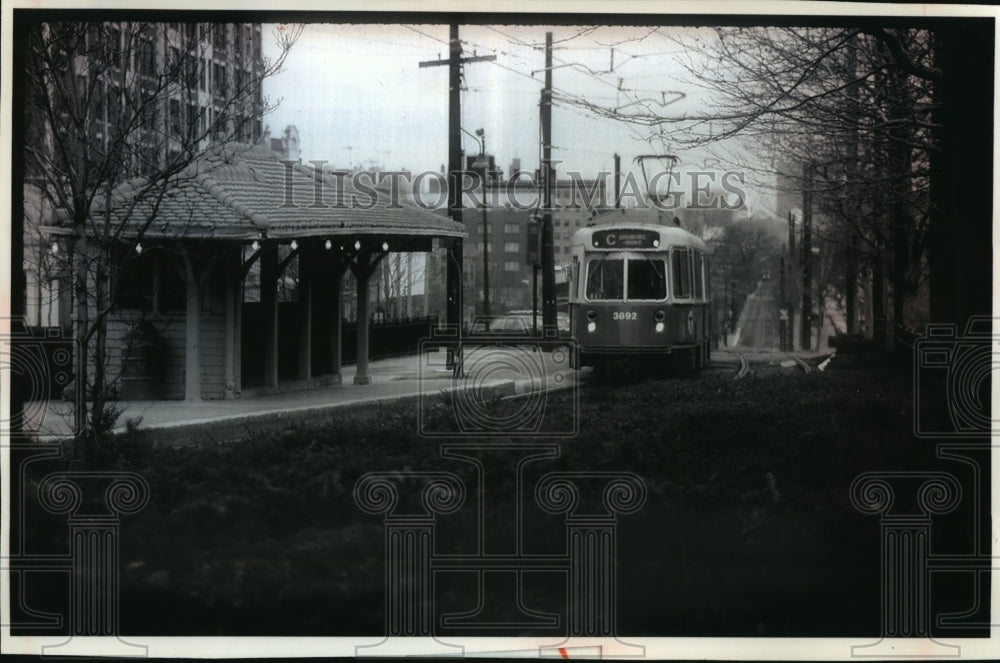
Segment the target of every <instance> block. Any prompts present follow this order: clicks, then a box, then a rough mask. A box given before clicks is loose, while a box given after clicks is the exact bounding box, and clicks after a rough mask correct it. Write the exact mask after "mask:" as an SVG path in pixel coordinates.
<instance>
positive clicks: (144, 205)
mask: <svg viewBox="0 0 1000 663" xmlns="http://www.w3.org/2000/svg"><path fill="white" fill-rule="evenodd" d="M291 168H292V181H293V182H294V183H295V185H294V189H293V200H294V205H290V204H288V202H289V201H288V200H287V186H286V185H287V178H288V166H287V165H286V164H285V163H282V161H281V156H280V155H279V154H277V153H276V152H274V151H272V150H270V149H267V148H266V147H264V146H262V145H257V146H253V147H250V146H246V145H241V146H234V145H226V146H224V147H219V148H217V149H215V150H213V152H212V153H211V154H210V155H208V156H207V157H205V158H203V159H201V160H199V161H197V162H195V163H193V164H191V166H189V167H188V168H187V169H185V171H184V172H183V173H181V175H180V176H179V177H178V178H177V181H176V183H174V184H173V185H171V186H170V187H169V188H168V189H167V190H166V193H165V194H164V195H163V197H162V199H161V200H160V201H159V203H158V206H157V208H156V212H155V218H154V219H153V221H152V223H150V224H149V225H148V226H147V227H146V228H145V230H143V229H142V225H143V224H144V223H145V221H146V220H148V219H149V217H150V214H152V212H153V209H154V205H155V204H156V203H155V200H154V196H152V195H148V194H142V193H141V192H142V191H143V184H144V181H143V180H132V181H130V182H127V183H125V184H123V185H121V186H119V187H118V188H117V189H115V191H114V193H113V200H114V209H115V212H116V213H117V214H118V215H122V216H124V215H126V214H128V215H129V216H130V218H131V220H130V221H129V222H128V223H127V224H126V227H125V229H124V231H123V233H122V234H123V236H125V237H135V236H136V235H138V234H140V233H141V234H142V236H143V237H146V238H153V237H164V238H181V237H183V238H191V239H231V240H250V239H255V238H257V237H259V236H260V234H261V233H265V234H266V235H267V236H268V237H270V238H273V239H282V238H296V237H297V238H303V237H316V236H337V235H352V236H353V235H379V236H399V235H404V236H425V237H426V236H434V237H462V236H464V235H465V234H466V232H465V227H464V226H463V225H462V224H460V223H455V222H454V221H452V220H451V219H449V218H447V217H444V216H441V215H439V214H435V213H433V212H431V211H429V210H426V209H423V208H421V207H419V206H417V205H415V204H413V203H411V202H408V201H406V200H405V199H402V198H403V196H402V195H401V196H399V198H401V199H400V200H395V201H394V200H392V198H391V196H390V194H389V191H388V190H387V189H383V188H381V187H374V186H373V187H372V188H373V189H376V190H377V194H376V195H375V196H372V195H371V194H370V193H368V192H365V191H363V190H362V191H359V190H356V189H354V188H353V187H352V186H351V181H350V178H341V181H337V180H336V179H335V177H334V175H333V174H332V173H330V172H329V171H324V172H322V173H321V174H317V172H316V171H315V170H313V169H312V168H309V167H305V166H302V165H301V164H299V163H296V164H291ZM317 177H322V178H323V179H322V189H323V198H322V200H323V202H324V203H325V206H322V207H315V206H313V202H314V199H315V188H316V187H315V183H316V178H317ZM366 184H367V182H366ZM338 187H339V190H341V191H342V192H343V194H342V198H341V199H342V200H344V201H345V202H346V205H345V206H341V207H335V206H334V205H335V204H336V203H337V201H338V196H337V191H338ZM352 198H356V199H357V201H358V202H359V203H360V204H359V205H352V204H350V201H351V200H352ZM133 203H134V208H133V211H132V212H131V213H129V212H128V211H127V210H128V208H129V206H130V205H131V204H133Z"/></svg>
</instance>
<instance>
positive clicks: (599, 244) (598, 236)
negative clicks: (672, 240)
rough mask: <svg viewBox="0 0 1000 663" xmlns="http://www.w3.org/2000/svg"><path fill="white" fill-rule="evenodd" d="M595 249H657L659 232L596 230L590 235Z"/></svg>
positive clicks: (615, 229)
mask: <svg viewBox="0 0 1000 663" xmlns="http://www.w3.org/2000/svg"><path fill="white" fill-rule="evenodd" d="M591 241H592V242H593V244H594V248H595V249H658V248H660V233H658V232H656V231H655V230H622V229H621V228H613V229H608V230H596V231H594V234H593V235H592V236H591Z"/></svg>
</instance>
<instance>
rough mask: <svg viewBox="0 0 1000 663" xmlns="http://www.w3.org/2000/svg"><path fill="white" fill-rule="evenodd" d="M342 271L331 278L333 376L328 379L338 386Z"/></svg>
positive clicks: (340, 356)
mask: <svg viewBox="0 0 1000 663" xmlns="http://www.w3.org/2000/svg"><path fill="white" fill-rule="evenodd" d="M343 279H344V271H343V270H341V269H338V270H337V272H336V274H335V275H334V277H333V319H332V320H331V321H330V358H331V363H332V364H333V366H332V367H331V368H332V373H333V376H332V377H331V378H330V382H331V383H333V384H340V383H341V382H343V377H341V370H342V369H341V362H342V358H343V353H342V347H341V345H342V344H343V338H344V336H343V333H342V329H343V324H344V323H343V320H344V311H343V306H344V304H343V294H342V293H341V291H340V289H341V286H342V285H343Z"/></svg>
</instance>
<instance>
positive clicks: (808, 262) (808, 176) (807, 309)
mask: <svg viewBox="0 0 1000 663" xmlns="http://www.w3.org/2000/svg"><path fill="white" fill-rule="evenodd" d="M801 332H802V343H801V345H802V349H803V350H809V349H810V347H811V345H812V165H810V164H806V166H805V188H803V190H802V327H801Z"/></svg>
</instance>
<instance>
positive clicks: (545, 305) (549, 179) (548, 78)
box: [540, 32, 556, 334]
mask: <svg viewBox="0 0 1000 663" xmlns="http://www.w3.org/2000/svg"><path fill="white" fill-rule="evenodd" d="M540 117H541V121H542V168H541V173H542V182H543V184H544V189H543V193H542V207H543V209H542V328H543V330H544V331H543V334H544V332H548V330H549V329H554V328H555V326H556V271H555V253H554V247H553V244H554V242H553V236H552V198H553V192H554V189H555V169H554V168H553V167H552V33H551V32H546V33H545V87H544V88H543V89H542V103H541V112H540Z"/></svg>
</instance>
